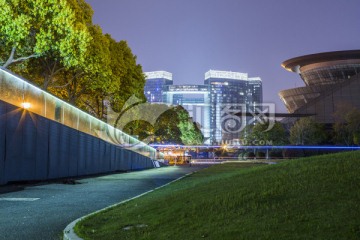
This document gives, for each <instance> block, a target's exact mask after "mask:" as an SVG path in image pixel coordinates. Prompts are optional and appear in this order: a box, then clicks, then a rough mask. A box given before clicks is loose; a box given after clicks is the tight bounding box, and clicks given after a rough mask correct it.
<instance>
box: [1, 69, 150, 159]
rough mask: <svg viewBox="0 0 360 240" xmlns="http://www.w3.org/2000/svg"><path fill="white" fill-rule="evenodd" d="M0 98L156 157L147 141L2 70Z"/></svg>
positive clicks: (87, 132)
mask: <svg viewBox="0 0 360 240" xmlns="http://www.w3.org/2000/svg"><path fill="white" fill-rule="evenodd" d="M0 100H2V101H4V102H7V103H10V104H12V105H15V106H17V107H20V108H26V109H27V110H28V111H29V112H32V113H35V114H38V115H40V116H43V117H45V118H47V119H50V120H54V121H57V122H60V123H62V124H64V125H66V126H68V127H71V128H74V129H76V130H79V131H81V132H84V133H86V134H89V135H92V136H95V137H98V138H100V139H102V140H104V141H107V142H109V143H112V144H115V145H120V146H122V147H124V148H127V149H129V150H132V151H135V152H138V153H140V154H142V155H144V156H148V157H150V158H155V156H156V150H155V149H154V148H152V147H150V146H148V145H147V144H145V143H143V142H141V141H139V140H137V139H135V138H133V137H131V136H129V135H127V134H125V133H123V132H122V131H120V130H119V129H116V128H114V127H113V126H111V125H109V124H107V123H105V122H103V121H101V120H99V119H97V118H95V117H93V116H91V115H89V114H88V113H85V112H83V111H81V110H80V109H78V108H76V107H74V106H72V105H70V104H68V103H66V102H64V101H62V100H60V99H59V98H57V97H55V96H53V95H51V94H49V93H47V92H45V91H43V90H41V89H40V88H38V87H36V86H34V85H32V84H31V83H29V82H27V81H26V80H24V79H22V78H20V77H18V76H16V75H15V74H13V73H11V72H9V71H6V70H3V69H0Z"/></svg>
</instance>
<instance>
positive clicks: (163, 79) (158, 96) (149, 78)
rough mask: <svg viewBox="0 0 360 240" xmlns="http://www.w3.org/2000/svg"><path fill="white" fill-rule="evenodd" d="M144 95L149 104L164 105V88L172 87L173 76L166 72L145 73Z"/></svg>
mask: <svg viewBox="0 0 360 240" xmlns="http://www.w3.org/2000/svg"><path fill="white" fill-rule="evenodd" d="M144 74H145V78H146V84H145V87H144V93H145V97H146V99H147V101H148V102H149V103H163V99H162V97H163V88H164V86H165V85H172V83H173V82H172V74H171V73H169V72H166V71H155V72H145V73H144Z"/></svg>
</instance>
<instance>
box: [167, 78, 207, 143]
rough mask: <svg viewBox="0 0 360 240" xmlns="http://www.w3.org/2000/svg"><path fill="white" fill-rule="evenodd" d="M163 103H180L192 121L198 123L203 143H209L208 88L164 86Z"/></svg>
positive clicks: (200, 86) (198, 86) (201, 86)
mask: <svg viewBox="0 0 360 240" xmlns="http://www.w3.org/2000/svg"><path fill="white" fill-rule="evenodd" d="M163 96H164V103H166V104H170V105H181V106H182V107H183V108H185V109H186V110H187V111H188V112H189V115H190V117H191V118H192V121H194V122H196V123H198V124H199V125H200V130H201V132H202V133H203V135H204V139H205V141H204V144H210V115H209V114H210V111H209V103H210V102H209V100H210V99H209V89H208V86H206V85H170V86H165V87H164V92H163Z"/></svg>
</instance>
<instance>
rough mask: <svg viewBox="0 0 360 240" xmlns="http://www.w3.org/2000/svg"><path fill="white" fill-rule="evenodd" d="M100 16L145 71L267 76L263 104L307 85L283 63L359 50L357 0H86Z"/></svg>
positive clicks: (197, 80)
mask: <svg viewBox="0 0 360 240" xmlns="http://www.w3.org/2000/svg"><path fill="white" fill-rule="evenodd" d="M86 1H87V2H88V3H89V4H90V5H91V6H92V7H93V9H94V17H93V21H94V23H95V24H99V25H100V26H101V28H102V29H103V32H104V33H109V34H111V35H112V37H113V38H115V39H116V40H126V41H127V42H128V44H129V46H130V47H131V49H132V51H133V53H134V54H135V55H137V61H138V63H139V64H141V65H142V67H143V71H144V72H150V71H158V70H163V71H168V72H171V73H172V74H173V81H174V82H176V84H202V82H203V79H204V72H207V71H209V70H210V69H222V70H225V71H234V72H248V73H251V75H252V76H258V77H261V79H262V81H263V92H264V102H273V103H275V104H276V109H277V112H286V108H285V106H284V104H283V103H282V102H281V100H280V98H279V96H278V92H279V91H281V90H284V89H288V88H294V87H300V86H304V83H303V82H302V81H301V79H299V77H298V76H296V75H295V74H293V73H290V72H287V71H286V70H285V69H283V68H282V67H281V66H280V65H281V63H282V62H283V61H285V60H287V59H289V58H293V57H297V56H301V55H307V54H313V53H319V52H327V51H339V50H352V49H359V48H360V46H359V45H360V27H359V26H360V25H359V23H360V17H359V14H358V9H360V1H358V0H347V1H346V2H344V1H338V0H311V1H310V0H302V1H297V0H294V1H286V0H277V1H266V0H251V1H250V0H196V1H189V0H182V1H180V0H173V1H167V0H137V1H131V0H121V1H119V0H103V1H98V0H86Z"/></svg>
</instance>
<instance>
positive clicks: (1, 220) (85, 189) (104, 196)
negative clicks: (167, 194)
mask: <svg viewBox="0 0 360 240" xmlns="http://www.w3.org/2000/svg"><path fill="white" fill-rule="evenodd" d="M205 167H206V166H203V165H197V166H192V167H188V166H187V167H179V166H175V167H164V168H157V169H150V170H146V171H139V172H131V173H121V174H112V175H107V176H101V177H96V178H87V179H82V180H78V181H77V182H79V183H81V184H75V185H70V184H47V185H37V186H29V187H26V188H25V189H24V190H22V191H18V192H11V193H4V194H0V239H1V240H3V239H6V240H12V239H19V240H23V239H24V240H32V239H34V240H38V239H39V240H41V239H46V240H49V239H56V240H59V239H62V230H63V229H64V228H65V227H66V225H67V224H69V223H70V222H72V221H73V220H75V219H77V218H79V217H82V216H84V215H87V214H89V213H91V212H94V211H96V210H99V209H102V208H104V207H107V206H109V205H112V204H115V203H118V202H121V201H123V200H126V199H128V198H131V197H134V196H137V195H139V194H141V193H144V192H146V191H149V190H151V189H154V188H156V187H159V186H162V185H164V184H166V183H168V182H170V181H173V180H175V179H177V178H179V177H181V176H183V175H185V174H187V173H190V172H193V171H197V170H200V169H202V168H205Z"/></svg>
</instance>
